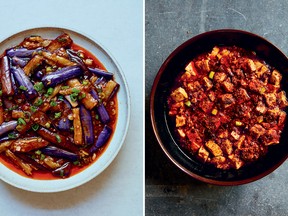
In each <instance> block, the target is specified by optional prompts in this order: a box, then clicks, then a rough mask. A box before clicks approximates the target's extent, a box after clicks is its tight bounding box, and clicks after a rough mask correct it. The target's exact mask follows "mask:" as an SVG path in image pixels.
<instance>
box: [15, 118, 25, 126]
mask: <svg viewBox="0 0 288 216" xmlns="http://www.w3.org/2000/svg"><path fill="white" fill-rule="evenodd" d="M17 123H18V124H19V125H26V122H25V120H24V119H23V118H18V120H17Z"/></svg>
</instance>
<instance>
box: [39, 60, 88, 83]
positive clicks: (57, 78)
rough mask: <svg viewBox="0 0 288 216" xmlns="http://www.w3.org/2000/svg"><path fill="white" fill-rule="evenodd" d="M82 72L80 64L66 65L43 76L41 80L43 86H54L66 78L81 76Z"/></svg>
mask: <svg viewBox="0 0 288 216" xmlns="http://www.w3.org/2000/svg"><path fill="white" fill-rule="evenodd" d="M82 74H83V70H82V69H81V67H80V66H78V65H76V66H68V67H64V68H62V69H61V70H58V71H56V72H53V73H50V74H47V75H45V76H43V78H42V80H41V81H42V83H43V84H44V86H45V87H55V86H56V85H58V84H60V83H62V82H65V81H66V80H69V79H72V78H75V77H78V76H81V75H82Z"/></svg>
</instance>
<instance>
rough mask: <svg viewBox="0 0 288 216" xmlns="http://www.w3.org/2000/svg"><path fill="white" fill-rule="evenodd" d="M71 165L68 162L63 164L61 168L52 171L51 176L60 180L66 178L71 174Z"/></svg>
mask: <svg viewBox="0 0 288 216" xmlns="http://www.w3.org/2000/svg"><path fill="white" fill-rule="evenodd" d="M71 168H72V165H71V163H70V162H66V163H64V164H63V165H62V166H61V167H59V168H57V169H55V170H53V171H52V175H54V176H56V177H60V178H68V177H69V176H70V174H71Z"/></svg>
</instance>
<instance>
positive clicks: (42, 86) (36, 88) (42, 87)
mask: <svg viewBox="0 0 288 216" xmlns="http://www.w3.org/2000/svg"><path fill="white" fill-rule="evenodd" d="M34 88H35V90H36V91H38V92H41V91H42V90H43V89H44V85H43V83H42V82H38V83H36V84H35V85H34Z"/></svg>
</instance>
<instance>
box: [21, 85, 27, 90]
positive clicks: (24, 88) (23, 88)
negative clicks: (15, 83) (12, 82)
mask: <svg viewBox="0 0 288 216" xmlns="http://www.w3.org/2000/svg"><path fill="white" fill-rule="evenodd" d="M19 89H21V90H23V91H26V90H27V88H26V87H25V86H22V85H21V86H19Z"/></svg>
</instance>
